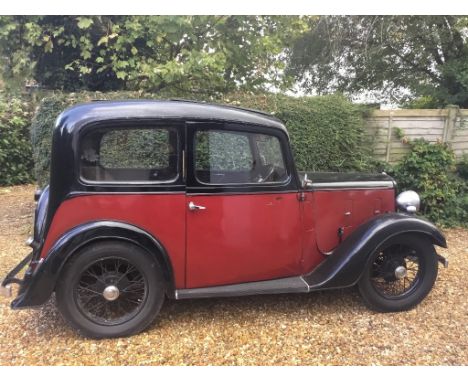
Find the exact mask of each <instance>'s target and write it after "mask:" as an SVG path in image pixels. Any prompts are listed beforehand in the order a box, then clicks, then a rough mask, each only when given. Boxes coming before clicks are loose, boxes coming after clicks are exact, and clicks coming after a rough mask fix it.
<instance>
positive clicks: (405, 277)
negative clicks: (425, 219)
mask: <svg viewBox="0 0 468 382" xmlns="http://www.w3.org/2000/svg"><path fill="white" fill-rule="evenodd" d="M437 270H438V265H437V257H436V253H435V250H434V246H433V244H432V243H431V241H430V240H429V238H427V237H424V236H421V235H412V234H404V235H399V236H396V237H394V238H391V239H389V240H387V241H386V242H385V243H384V244H383V245H382V246H381V247H380V248H378V249H377V250H376V251H375V252H374V253H373V254H372V256H371V257H370V259H369V262H368V263H367V265H366V268H365V270H364V273H363V275H362V276H361V279H360V280H359V283H358V287H359V292H360V293H361V296H362V298H363V299H364V302H365V303H366V305H367V306H369V307H370V308H371V309H373V310H376V311H380V312H397V311H404V310H409V309H412V308H413V307H415V306H416V305H417V304H419V303H420V302H421V301H422V300H423V299H424V298H425V297H426V296H427V294H428V293H429V292H430V291H431V289H432V286H433V285H434V282H435V280H436V278H437Z"/></svg>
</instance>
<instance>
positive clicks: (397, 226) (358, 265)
mask: <svg viewBox="0 0 468 382" xmlns="http://www.w3.org/2000/svg"><path fill="white" fill-rule="evenodd" d="M402 234H414V235H423V236H425V237H428V238H429V239H430V240H431V241H432V243H433V244H434V245H437V246H440V247H444V248H447V242H446V239H445V237H444V235H443V234H442V233H441V232H440V230H439V229H438V228H437V227H436V226H434V225H433V224H432V223H430V222H428V221H427V220H424V219H421V218H418V217H416V216H413V215H406V214H401V213H387V214H382V215H378V216H376V217H374V218H373V219H370V220H369V221H367V222H366V223H364V224H362V225H361V226H359V227H358V228H357V229H356V230H355V231H353V232H352V233H351V234H350V235H349V236H348V237H347V238H346V239H345V240H344V241H343V242H342V243H341V244H340V245H339V246H338V247H337V248H336V249H335V250H334V251H333V253H332V254H331V255H330V256H329V257H328V258H327V259H326V260H325V261H324V262H323V263H322V264H320V265H319V267H318V268H317V269H315V270H314V271H313V272H311V273H310V274H308V275H306V276H305V277H304V280H305V281H306V282H307V283H308V284H309V285H310V289H311V290H313V289H334V288H344V287H349V286H353V285H355V284H356V283H357V282H358V281H359V279H360V277H361V276H362V273H363V271H364V269H365V267H366V264H367V262H368V261H369V259H370V257H371V256H372V254H373V253H374V252H375V251H376V250H377V249H378V248H379V247H380V246H381V245H382V244H383V243H384V242H385V241H387V240H389V239H390V238H393V237H395V236H398V235H402Z"/></svg>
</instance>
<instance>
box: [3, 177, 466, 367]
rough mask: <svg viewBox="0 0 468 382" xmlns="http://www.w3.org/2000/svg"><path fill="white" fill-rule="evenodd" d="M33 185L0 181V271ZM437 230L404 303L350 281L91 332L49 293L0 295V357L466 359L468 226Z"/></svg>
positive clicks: (184, 361) (19, 233) (171, 305)
mask: <svg viewBox="0 0 468 382" xmlns="http://www.w3.org/2000/svg"><path fill="white" fill-rule="evenodd" d="M33 191H34V187H32V186H24V187H11V188H0V276H4V274H5V273H6V272H7V270H9V269H10V268H11V267H13V266H14V265H16V263H17V262H18V261H19V260H20V259H22V258H23V256H25V255H26V254H27V252H28V249H27V248H26V247H25V246H24V245H23V243H24V240H25V239H26V238H27V236H28V234H29V232H30V230H31V224H32V211H33V204H34V203H33V201H32V195H33ZM445 233H446V235H447V238H448V244H449V249H448V250H440V253H442V254H443V255H444V256H446V257H447V258H448V259H449V261H450V266H449V268H448V269H443V268H440V269H439V277H438V280H437V283H436V286H435V288H434V289H433V291H432V292H431V294H430V295H429V296H428V297H427V298H426V300H424V301H423V303H422V304H420V305H419V306H418V307H417V308H416V309H414V310H412V311H409V312H405V313H397V314H378V313H373V312H371V311H369V310H367V309H366V308H365V307H364V305H363V304H362V303H361V300H360V297H359V295H358V293H357V292H356V291H355V290H354V289H350V290H342V291H333V292H320V293H314V294H310V295H284V296H258V297H246V298H232V299H211V300H193V301H181V302H172V301H169V302H166V304H165V305H164V307H163V309H162V311H161V314H160V316H159V318H158V319H157V321H156V322H155V323H154V324H153V325H152V326H151V327H150V328H149V329H148V330H146V331H145V332H144V333H142V334H139V335H137V336H134V337H131V338H124V339H116V340H101V341H95V340H88V339H84V338H81V337H79V336H78V335H77V334H75V332H73V330H71V329H70V328H69V327H68V325H67V324H66V323H65V322H64V321H63V319H62V318H61V316H60V314H59V313H58V311H57V310H56V308H55V306H54V304H53V302H52V301H51V302H49V303H48V304H47V305H46V306H43V307H42V308H40V309H35V310H22V311H12V310H11V309H10V308H9V302H10V299H7V298H5V297H0V365H323V364H326V365H330V364H332V365H355V364H357V365H375V364H377V365H414V364H419V365H460V364H462V365H466V364H468V298H467V297H468V281H467V280H468V279H467V274H468V230H462V229H452V230H447V231H446V232H445Z"/></svg>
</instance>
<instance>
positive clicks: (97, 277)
mask: <svg viewBox="0 0 468 382" xmlns="http://www.w3.org/2000/svg"><path fill="white" fill-rule="evenodd" d="M164 295H165V283H164V278H163V273H162V270H161V267H160V265H159V263H158V262H157V261H156V260H155V259H154V258H153V257H152V256H151V255H150V254H149V253H147V252H146V251H144V250H143V249H141V248H139V247H138V246H136V245H132V244H130V243H126V242H119V241H107V242H99V243H96V244H90V245H88V246H86V247H85V248H84V249H82V250H80V251H79V252H78V253H76V254H74V255H73V259H72V260H71V261H69V262H68V263H67V264H66V265H65V267H64V269H63V271H62V273H61V275H60V279H59V281H58V283H57V287H56V297H57V305H58V308H59V310H60V312H61V313H62V315H63V317H64V318H65V319H66V320H67V321H68V322H69V323H70V324H71V325H72V326H73V327H74V328H76V329H77V330H78V331H79V332H80V333H81V334H83V335H85V336H87V337H93V338H103V337H123V336H129V335H132V334H135V333H138V332H140V331H142V330H143V329H145V328H146V327H147V326H148V325H149V324H151V322H152V321H153V320H154V318H155V316H156V315H157V314H158V312H159V310H160V309H161V306H162V303H163V301H164Z"/></svg>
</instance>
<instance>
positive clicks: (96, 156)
mask: <svg viewBox="0 0 468 382" xmlns="http://www.w3.org/2000/svg"><path fill="white" fill-rule="evenodd" d="M177 148H178V133H177V130H176V129H175V128H173V127H154V128H126V129H110V128H108V129H100V130H97V131H94V132H92V133H89V134H88V135H86V136H85V137H84V139H83V141H82V144H81V147H80V175H81V177H82V178H83V179H84V180H87V181H92V182H111V183H113V182H145V183H146V182H155V183H157V182H171V181H174V180H175V179H176V178H177V175H178V173H177V169H178V152H177Z"/></svg>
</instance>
